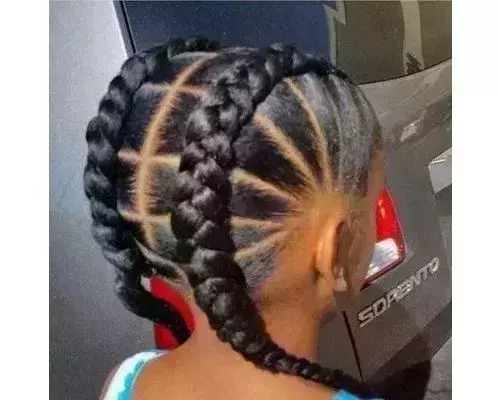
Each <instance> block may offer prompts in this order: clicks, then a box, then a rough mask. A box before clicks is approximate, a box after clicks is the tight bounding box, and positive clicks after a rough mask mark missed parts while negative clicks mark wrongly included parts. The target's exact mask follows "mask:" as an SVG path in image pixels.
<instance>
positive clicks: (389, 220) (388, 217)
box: [366, 189, 405, 283]
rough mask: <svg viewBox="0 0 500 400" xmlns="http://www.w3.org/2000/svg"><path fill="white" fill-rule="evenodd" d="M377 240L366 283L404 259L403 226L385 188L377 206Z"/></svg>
mask: <svg viewBox="0 0 500 400" xmlns="http://www.w3.org/2000/svg"><path fill="white" fill-rule="evenodd" d="M375 215H376V223H377V242H376V244H375V250H374V252H373V257H372V261H371V263H370V267H369V268H368V274H367V276H366V283H370V282H373V281H374V280H375V279H377V278H378V277H379V276H380V275H383V274H384V273H386V272H387V271H389V270H390V269H391V268H394V267H395V266H396V265H398V264H399V263H401V261H403V259H404V256H405V245H404V241H403V234H402V232H401V226H400V225H399V221H398V218H397V215H396V209H395V208H394V203H393V201H392V199H391V196H390V195H389V191H388V190H387V189H384V190H383V191H382V195H381V196H380V199H379V201H378V202H377V208H376V212H375Z"/></svg>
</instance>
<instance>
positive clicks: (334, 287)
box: [315, 218, 348, 293]
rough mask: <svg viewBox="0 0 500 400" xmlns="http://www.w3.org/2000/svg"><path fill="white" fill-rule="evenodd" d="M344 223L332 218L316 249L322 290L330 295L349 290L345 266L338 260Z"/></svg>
mask: <svg viewBox="0 0 500 400" xmlns="http://www.w3.org/2000/svg"><path fill="white" fill-rule="evenodd" d="M344 226H345V224H344V221H343V220H339V219H338V218H330V219H329V220H328V221H327V223H326V225H325V227H324V229H323V232H322V233H321V236H320V239H319V241H318V245H317V248H316V257H315V260H316V262H315V268H316V273H317V277H318V282H317V283H318V285H319V286H320V288H319V289H320V290H325V291H327V292H329V293H332V291H333V292H346V291H347V289H348V285H347V281H346V271H345V267H344V264H345V263H342V262H341V260H339V259H338V254H339V246H341V244H342V240H341V237H342V236H343V235H342V233H343V231H344Z"/></svg>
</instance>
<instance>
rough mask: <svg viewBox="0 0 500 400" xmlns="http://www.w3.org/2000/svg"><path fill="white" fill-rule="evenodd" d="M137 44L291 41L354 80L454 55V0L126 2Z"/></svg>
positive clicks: (405, 71)
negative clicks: (190, 39) (197, 39)
mask: <svg viewBox="0 0 500 400" xmlns="http://www.w3.org/2000/svg"><path fill="white" fill-rule="evenodd" d="M119 10H120V11H119V12H120V13H123V14H122V20H123V21H124V26H125V27H126V29H125V30H124V31H125V32H127V35H129V36H130V42H131V44H132V46H131V47H132V50H133V51H136V50H141V49H145V48H148V47H151V46H153V45H157V44H160V43H163V42H164V41H165V40H166V39H167V38H169V37H172V36H180V37H186V36H193V35H203V36H206V37H209V38H211V39H215V40H218V41H219V42H220V43H221V44H223V45H241V44H246V45H249V46H264V45H268V44H270V43H274V42H284V43H293V44H294V45H296V46H298V47H300V48H302V49H304V50H305V51H308V52H312V53H316V54H318V55H321V56H323V57H326V58H329V59H330V60H331V61H332V62H333V63H335V64H336V65H338V66H339V67H340V68H342V69H344V70H345V71H346V72H347V73H348V74H349V75H350V76H351V77H352V78H353V79H354V80H355V81H356V82H358V83H369V82H377V81H383V80H388V79H394V78H399V77H402V76H405V75H410V74H413V73H416V72H418V71H421V70H422V69H425V68H428V67H431V66H433V65H436V64H438V63H440V62H442V61H444V60H447V59H449V58H451V2H447V1H325V2H244V1H239V2H203V1H200V2H155V1H153V2H123V3H122V4H121V9H119Z"/></svg>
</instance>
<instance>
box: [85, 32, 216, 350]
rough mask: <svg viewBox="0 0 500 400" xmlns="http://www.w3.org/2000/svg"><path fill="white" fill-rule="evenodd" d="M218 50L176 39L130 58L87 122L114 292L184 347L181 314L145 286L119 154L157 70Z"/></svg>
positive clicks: (89, 189) (101, 235) (93, 188)
mask: <svg viewBox="0 0 500 400" xmlns="http://www.w3.org/2000/svg"><path fill="white" fill-rule="evenodd" d="M218 48H219V45H218V44H217V43H216V42H211V41H208V40H207V39H203V38H191V39H186V40H182V39H172V40H170V41H168V42H167V43H166V44H165V45H163V46H158V47H155V48H152V49H150V50H148V51H147V52H142V53H139V54H136V55H134V56H132V57H131V58H129V59H128V60H127V61H125V63H124V64H123V66H122V68H121V71H120V73H119V74H118V76H116V77H115V78H114V79H113V80H112V81H111V82H110V84H109V88H108V92H107V93H106V95H105V96H104V97H103V98H102V100H101V101H100V104H99V111H98V114H97V116H96V117H94V118H93V119H92V120H91V121H90V122H89V124H88V127H87V132H86V139H87V143H88V156H87V165H86V166H85V171H84V187H85V194H86V195H87V197H88V199H89V200H90V209H91V214H92V219H93V222H92V234H93V236H94V238H95V240H96V241H97V242H98V243H99V244H100V246H101V247H102V251H103V253H104V256H105V257H106V259H107V260H108V261H109V262H110V263H111V264H113V265H114V266H115V268H116V273H117V276H116V287H115V290H116V292H117V294H118V296H119V298H120V299H121V301H122V302H123V303H124V305H125V306H126V307H127V308H128V309H129V310H130V311H132V312H134V313H135V314H137V315H138V316H140V317H144V318H147V319H150V320H152V321H154V322H157V323H161V324H164V325H166V326H167V327H168V328H169V329H170V331H171V332H172V333H173V335H174V336H175V337H176V339H177V341H178V342H180V343H182V342H184V341H185V340H187V338H188V337H189V330H188V328H187V326H186V324H185V322H184V320H183V319H182V317H181V315H180V314H179V313H178V312H177V311H176V309H175V308H173V307H172V306H171V305H170V304H168V303H165V302H163V301H160V300H159V299H157V298H155V297H153V296H152V295H151V294H150V293H149V292H148V291H147V290H146V289H145V288H144V287H143V286H142V284H141V279H142V277H143V276H148V275H150V274H151V272H152V271H151V268H152V267H151V265H150V264H148V263H147V262H146V260H145V259H144V257H143V256H142V254H141V252H140V251H139V250H138V248H137V245H136V244H135V242H134V239H133V238H132V234H131V229H130V226H129V224H128V223H127V222H126V221H125V220H123V219H122V218H121V216H120V214H119V213H118V211H117V185H116V182H117V175H118V174H117V166H118V156H117V153H118V151H119V150H120V148H121V146H122V144H123V140H124V135H123V134H122V132H121V130H122V126H123V124H124V121H125V120H126V118H127V116H128V113H129V111H130V109H131V107H132V103H133V97H134V94H135V93H136V91H137V90H138V89H139V87H140V86H141V85H142V84H143V83H145V82H147V81H148V79H149V78H150V76H151V75H152V73H153V71H154V69H155V67H156V66H158V65H164V63H166V62H168V60H169V59H171V58H172V57H174V56H175V55H177V54H180V53H184V52H194V51H212V50H216V49H218Z"/></svg>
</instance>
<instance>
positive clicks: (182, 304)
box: [151, 276, 194, 350]
mask: <svg viewBox="0 0 500 400" xmlns="http://www.w3.org/2000/svg"><path fill="white" fill-rule="evenodd" d="M151 293H152V294H153V295H154V296H155V297H158V298H159V299H162V300H163V301H166V302H167V303H170V304H172V305H173V306H174V307H175V308H176V309H177V311H179V313H180V314H181V315H182V318H183V319H184V321H186V324H187V326H188V328H189V330H190V331H191V332H192V331H193V329H194V318H193V314H192V313H191V310H190V308H189V305H188V304H187V303H186V301H185V300H184V298H183V297H182V296H181V295H180V294H179V293H177V291H175V289H174V288H172V286H170V285H169V284H168V283H166V282H165V281H164V280H163V279H161V278H160V277H155V276H154V277H152V278H151ZM154 336H155V343H156V347H157V348H158V349H161V350H171V349H175V348H176V347H177V346H178V345H179V343H177V340H175V338H174V336H173V335H172V333H171V332H170V330H169V329H168V328H167V327H165V326H164V325H161V324H154Z"/></svg>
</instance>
